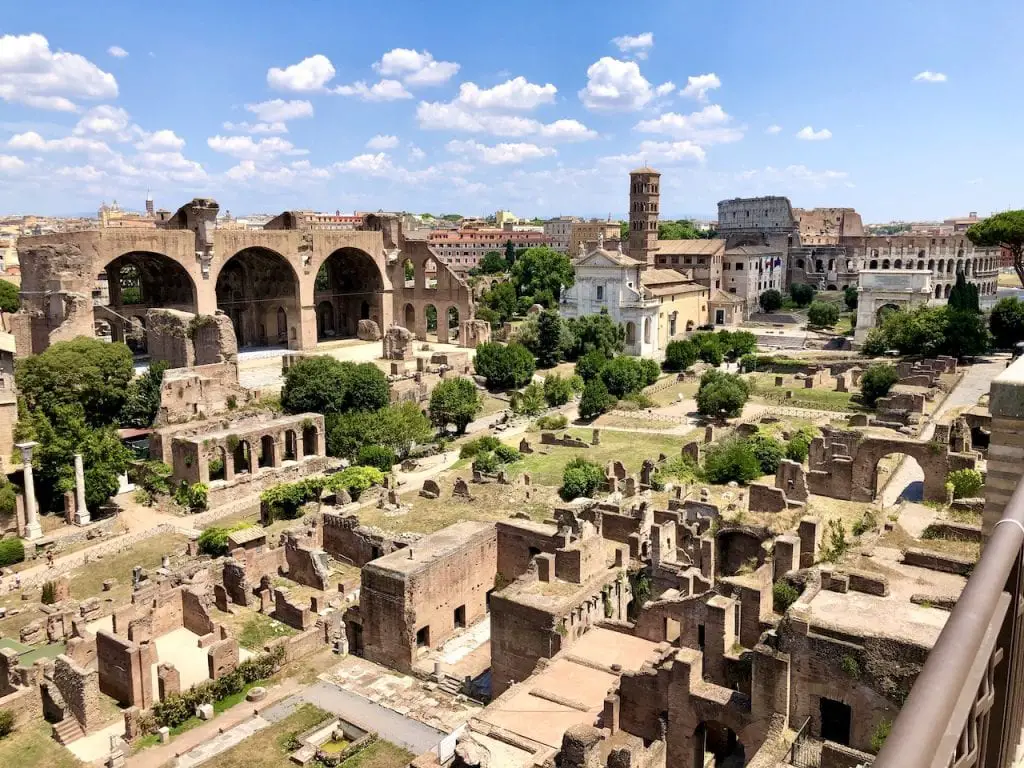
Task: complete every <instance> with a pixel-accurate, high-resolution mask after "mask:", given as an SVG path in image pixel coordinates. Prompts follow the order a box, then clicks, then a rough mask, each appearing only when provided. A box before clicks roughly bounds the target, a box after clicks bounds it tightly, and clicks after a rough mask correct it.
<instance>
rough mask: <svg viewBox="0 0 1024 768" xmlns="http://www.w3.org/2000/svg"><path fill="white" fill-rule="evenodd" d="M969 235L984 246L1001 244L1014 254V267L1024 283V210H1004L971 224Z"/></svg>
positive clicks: (979, 244) (973, 240) (973, 241)
mask: <svg viewBox="0 0 1024 768" xmlns="http://www.w3.org/2000/svg"><path fill="white" fill-rule="evenodd" d="M967 237H968V238H969V239H970V241H971V242H972V243H974V244H975V245H977V246H980V247H982V248H991V247H995V246H1001V247H1003V248H1006V249H1007V250H1008V251H1009V252H1010V253H1011V254H1012V255H1013V268H1014V270H1015V271H1016V272H1017V277H1018V278H1019V279H1020V282H1021V285H1024V210H1018V211H1003V212H1002V213H997V214H995V215H994V216H989V217H988V218H987V219H983V220H982V221H979V222H978V223H977V224H973V225H971V227H970V229H968V230H967Z"/></svg>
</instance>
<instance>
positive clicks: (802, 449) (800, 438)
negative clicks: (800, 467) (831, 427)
mask: <svg viewBox="0 0 1024 768" xmlns="http://www.w3.org/2000/svg"><path fill="white" fill-rule="evenodd" d="M810 450H811V439H810V438H809V437H808V436H807V435H805V434H802V433H800V432H797V433H796V434H795V435H793V437H792V438H790V440H789V442H788V443H786V458H787V459H789V460H790V461H796V462H799V463H800V464H803V463H804V462H805V461H806V460H807V454H808V453H810Z"/></svg>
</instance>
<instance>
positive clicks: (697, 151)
mask: <svg viewBox="0 0 1024 768" xmlns="http://www.w3.org/2000/svg"><path fill="white" fill-rule="evenodd" d="M705 157H706V155H705V153H704V150H703V149H702V148H701V146H700V145H699V144H695V143H694V142H692V141H642V142H640V147H639V149H638V150H637V151H636V152H630V153H627V154H624V155H612V156H610V157H602V158H601V161H602V162H607V163H617V164H628V165H639V164H640V163H656V162H668V163H672V162H679V161H697V162H703V160H704V158H705Z"/></svg>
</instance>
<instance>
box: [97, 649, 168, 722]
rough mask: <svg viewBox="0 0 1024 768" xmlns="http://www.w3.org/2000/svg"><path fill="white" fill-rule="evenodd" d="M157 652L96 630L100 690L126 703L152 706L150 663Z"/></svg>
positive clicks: (126, 704)
mask: <svg viewBox="0 0 1024 768" xmlns="http://www.w3.org/2000/svg"><path fill="white" fill-rule="evenodd" d="M154 655H155V654H154V653H153V652H152V650H151V649H150V648H149V647H148V646H145V647H144V646H142V645H139V644H136V643H133V642H130V641H128V640H122V639H120V638H118V637H114V636H113V635H111V634H108V633H107V632H104V631H102V630H100V631H99V632H97V633H96V660H97V670H98V672H99V688H100V691H102V692H103V693H105V694H107V696H110V697H111V698H113V699H116V700H117V701H118V702H119V703H120V704H122V705H124V706H137V707H141V708H143V709H146V708H148V707H149V706H150V705H151V704H152V701H153V691H152V679H151V677H152V676H151V674H150V666H151V664H152V658H151V656H154Z"/></svg>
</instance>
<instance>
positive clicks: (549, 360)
mask: <svg viewBox="0 0 1024 768" xmlns="http://www.w3.org/2000/svg"><path fill="white" fill-rule="evenodd" d="M562 330H563V329H562V318H561V316H560V315H559V314H558V312H557V311H555V310H553V309H546V310H544V311H543V312H541V313H540V317H538V318H537V349H536V353H537V364H538V365H540V367H541V368H552V367H554V366H556V365H558V363H559V362H560V361H561V359H562V340H563V333H562Z"/></svg>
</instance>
